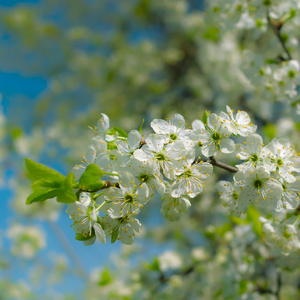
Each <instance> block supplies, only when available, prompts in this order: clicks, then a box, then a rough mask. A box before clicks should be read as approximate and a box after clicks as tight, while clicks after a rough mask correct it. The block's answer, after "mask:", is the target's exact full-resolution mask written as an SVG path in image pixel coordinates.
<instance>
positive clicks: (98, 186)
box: [84, 181, 106, 192]
mask: <svg viewBox="0 0 300 300" xmlns="http://www.w3.org/2000/svg"><path fill="white" fill-rule="evenodd" d="M105 183H106V182H105V181H98V182H95V183H92V184H88V185H86V186H85V189H84V191H86V192H98V191H100V190H102V188H103V187H104V185H105Z"/></svg>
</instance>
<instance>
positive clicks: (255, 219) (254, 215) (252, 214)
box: [246, 205, 263, 237]
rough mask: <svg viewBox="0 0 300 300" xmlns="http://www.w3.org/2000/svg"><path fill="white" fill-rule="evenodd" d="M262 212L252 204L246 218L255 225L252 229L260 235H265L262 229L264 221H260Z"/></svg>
mask: <svg viewBox="0 0 300 300" xmlns="http://www.w3.org/2000/svg"><path fill="white" fill-rule="evenodd" d="M259 217H260V213H259V212H258V211H257V210H256V209H255V208H254V207H253V206H252V205H250V206H249V208H248V210H247V213H246V219H247V220H249V221H250V222H251V223H252V224H253V225H252V229H253V231H254V232H255V233H256V234H257V235H258V236H260V237H261V236H263V231H262V223H261V222H260V221H259Z"/></svg>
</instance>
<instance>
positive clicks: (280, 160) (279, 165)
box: [277, 158, 283, 167]
mask: <svg viewBox="0 0 300 300" xmlns="http://www.w3.org/2000/svg"><path fill="white" fill-rule="evenodd" d="M277 166H278V167H282V166H283V161H282V159H280V158H279V159H277Z"/></svg>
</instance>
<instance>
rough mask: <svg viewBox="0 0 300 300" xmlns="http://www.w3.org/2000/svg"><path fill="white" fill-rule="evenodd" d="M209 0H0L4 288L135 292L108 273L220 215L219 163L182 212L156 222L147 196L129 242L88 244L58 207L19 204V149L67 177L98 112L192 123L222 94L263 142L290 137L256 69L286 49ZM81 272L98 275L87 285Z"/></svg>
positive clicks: (78, 293) (58, 293)
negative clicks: (175, 217) (178, 118)
mask: <svg viewBox="0 0 300 300" xmlns="http://www.w3.org/2000/svg"><path fill="white" fill-rule="evenodd" d="M219 2H220V1H210V2H209V1H206V2H205V1H201V0H172V1H167V0H126V1H117V0H101V1H100V0H98V1H96V0H84V1H82V0H65V1H58V0H27V1H25V0H24V1H17V0H0V39H1V44H0V45H1V46H0V93H1V95H2V100H1V114H0V137H1V140H0V143H1V146H0V154H1V155H0V163H1V184H2V186H1V191H0V193H1V210H0V216H1V218H0V250H1V252H0V253H1V256H0V299H35V298H37V299H40V297H41V296H43V297H45V299H46V298H47V297H48V298H49V299H83V298H82V297H83V296H82V295H88V294H87V293H89V292H90V293H91V294H90V295H89V296H85V297H89V298H87V299H94V298H93V297H94V296H92V291H93V293H94V294H93V295H96V296H95V297H96V298H95V299H99V298H97V297H99V295H103V293H104V292H103V291H104V290H103V289H104V288H105V286H106V285H109V284H111V283H112V282H115V284H116V285H118V286H122V289H123V292H124V295H125V296H124V295H123V296H120V298H118V296H115V298H112V299H132V298H130V297H129V296H128V297H129V298H126V297H127V296H126V295H127V294H128V293H129V292H128V291H127V294H126V285H125V286H123V285H122V284H120V282H119V281H118V280H119V279H114V278H119V277H120V278H122V276H123V275H122V272H123V271H124V272H125V270H129V269H130V268H138V266H141V267H140V268H141V269H140V270H139V272H138V273H139V274H143V273H142V272H143V271H142V269H143V268H144V269H145V268H146V267H145V264H146V265H147V264H148V265H147V266H148V270H149V268H150V269H151V268H154V269H155V263H154V265H153V264H152V263H153V261H154V262H155V257H157V255H159V254H161V253H164V252H165V251H173V250H174V249H177V251H180V252H181V253H182V255H185V254H186V255H187V256H189V257H190V255H189V254H188V253H190V252H191V251H192V250H193V249H198V248H197V247H200V246H201V245H203V244H205V241H204V236H203V234H202V233H201V234H200V231H201V230H202V229H201V228H200V227H201V226H202V227H203V228H206V227H205V226H209V225H212V224H214V225H215V224H221V223H222V222H223V221H224V219H225V218H227V217H228V215H227V212H226V211H225V210H224V209H223V208H222V207H221V206H220V205H219V204H218V205H217V204H216V203H218V199H217V197H216V195H215V191H214V184H215V182H216V180H217V179H218V178H219V176H221V177H222V178H226V176H227V175H226V174H225V173H224V172H222V171H221V172H220V173H219V174H218V175H215V177H214V176H212V178H211V179H210V182H208V183H207V191H206V193H204V195H203V196H201V197H199V199H198V198H197V199H195V202H194V203H193V205H194V206H193V211H192V212H190V213H189V215H188V216H187V218H184V219H183V220H181V221H178V222H176V223H170V222H167V221H165V220H164V219H163V216H162V215H161V214H160V200H159V199H156V202H155V203H151V204H149V205H148V210H147V211H146V212H145V213H144V214H143V215H142V219H141V220H142V223H143V225H144V227H145V229H144V231H143V233H142V234H141V236H140V237H137V238H136V243H135V245H134V246H128V247H121V246H120V245H119V244H118V243H116V244H114V245H110V244H106V245H100V244H96V245H93V246H91V247H85V246H83V244H82V243H81V242H78V241H76V240H75V239H74V233H73V229H72V228H70V227H69V226H70V225H71V222H70V221H69V219H68V215H67V214H65V212H64V211H65V209H66V207H65V206H63V205H58V204H57V203H55V202H53V201H51V200H50V201H47V203H42V204H33V205H31V206H26V205H25V200H26V197H27V196H28V195H29V194H30V182H29V181H28V180H27V179H26V176H25V173H24V157H29V158H30V159H33V160H36V161H38V162H41V163H44V164H46V165H48V166H51V167H53V168H55V169H57V170H59V171H60V172H61V173H63V174H67V173H68V172H70V171H71V170H72V168H73V166H74V165H75V164H77V163H78V162H79V160H80V157H81V155H82V154H84V153H85V151H86V150H87V148H88V145H89V141H90V139H91V137H92V136H93V132H92V130H90V129H89V128H88V126H93V125H95V124H96V123H97V121H98V119H99V117H100V114H101V113H105V114H107V115H108V116H109V118H110V122H111V124H112V126H116V127H121V128H123V129H124V130H125V131H127V132H129V131H130V130H132V129H138V128H139V127H140V125H141V123H142V120H143V119H145V125H144V126H145V133H147V132H150V129H149V127H150V126H149V124H150V122H151V121H152V120H153V119H155V118H166V117H168V116H171V115H172V114H174V113H180V114H182V115H183V116H184V117H185V119H186V121H187V123H188V124H191V122H192V120H194V119H201V117H202V114H203V112H204V110H210V111H212V112H216V113H219V112H220V111H225V106H226V104H227V105H229V106H230V107H231V108H233V109H234V110H238V109H241V110H246V111H247V112H248V113H249V114H250V116H251V118H252V120H253V122H254V123H256V124H258V125H259V126H260V130H259V132H260V133H261V134H262V135H263V136H264V138H265V139H266V140H270V139H271V138H273V137H274V136H275V135H277V136H288V137H290V138H292V139H293V140H295V143H299V129H300V126H299V125H298V131H297V130H296V131H295V126H294V121H296V123H297V122H299V119H297V118H298V117H299V116H297V115H296V113H295V109H293V108H292V109H291V105H290V102H291V101H290V102H287V101H282V100H285V98H284V97H282V94H280V93H277V94H274V92H271V91H268V90H266V89H265V87H263V86H262V83H261V82H264V84H266V83H265V82H266V80H267V79H266V80H265V81H263V80H260V78H258V77H257V76H262V74H261V72H260V70H261V66H262V65H263V64H264V63H265V61H266V60H267V59H271V58H272V59H275V58H276V57H277V56H278V55H280V54H281V53H282V49H281V45H280V43H278V40H277V38H276V36H275V35H274V34H272V31H271V30H270V28H268V24H266V23H262V24H260V23H259V24H258V23H257V24H256V25H255V26H252V27H251V26H248V25H247V24H245V23H242V24H241V25H240V26H236V24H237V23H238V20H239V18H241V14H242V12H243V11H242V7H240V8H239V7H238V6H237V4H234V1H231V2H232V3H231V4H230V5H231V7H230V9H229V8H228V7H225V5H224V7H221V5H220V4H219ZM237 2H238V1H237ZM218 9H219V10H221V9H224V13H226V14H227V15H225V17H226V16H227V19H226V18H225V17H224V16H223V15H221V14H218ZM228 16H230V18H229V17H228ZM256 18H257V19H258V20H260V18H262V17H261V16H260V15H259V13H258V15H257V17H256ZM294 25H295V24H291V25H287V29H290V32H291V36H290V37H289V39H287V45H288V46H289V47H290V49H291V50H292V52H293V53H294V54H295V56H297V55H298V56H299V46H298V44H297V43H295V40H297V39H298V38H299V35H300V32H299V31H296V30H294V29H293V28H294V27H293V26H294ZM288 26H290V27H288ZM297 58H298V59H299V57H296V59H297ZM257 82H259V83H257ZM260 84H261V85H260ZM277 96H278V97H277ZM283 98H284V99H283ZM262 99H263V101H262ZM293 101H296V103H297V101H298V99H296V98H295V99H293ZM298 124H299V123H298ZM297 141H298V142H297ZM231 162H233V163H234V158H231ZM216 207H217V208H216ZM162 228H163V229H162ZM132 254H134V255H133V256H132ZM146 262H147V263H146ZM146 269H147V268H146ZM115 270H118V277H117V276H116V275H113V274H115V273H114V271H115ZM120 270H121V271H120ZM114 276H115V277H114ZM124 276H126V275H124ZM145 278H146V277H145ZM148 279H149V278H148ZM148 279H147V280H148ZM147 280H146V281H145V282H147ZM87 281H89V282H88V283H87ZM90 281H91V282H96V284H94V285H91V287H89V288H88V286H89V284H90ZM149 282H150V281H149ZM149 284H150V283H149ZM131 288H132V287H131ZM94 289H95V290H94ZM129 294H130V293H129ZM97 295H98V296H97ZM53 297H55V298H53ZM103 297H104V298H101V299H105V296H103ZM107 299H109V298H108V296H107Z"/></svg>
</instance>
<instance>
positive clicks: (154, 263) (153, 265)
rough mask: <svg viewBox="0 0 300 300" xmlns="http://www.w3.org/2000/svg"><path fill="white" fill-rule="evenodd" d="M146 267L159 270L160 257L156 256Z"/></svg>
mask: <svg viewBox="0 0 300 300" xmlns="http://www.w3.org/2000/svg"><path fill="white" fill-rule="evenodd" d="M145 267H146V268H147V269H149V270H151V271H159V270H160V265H159V260H158V258H154V260H153V261H152V263H150V264H149V263H146V264H145Z"/></svg>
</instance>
